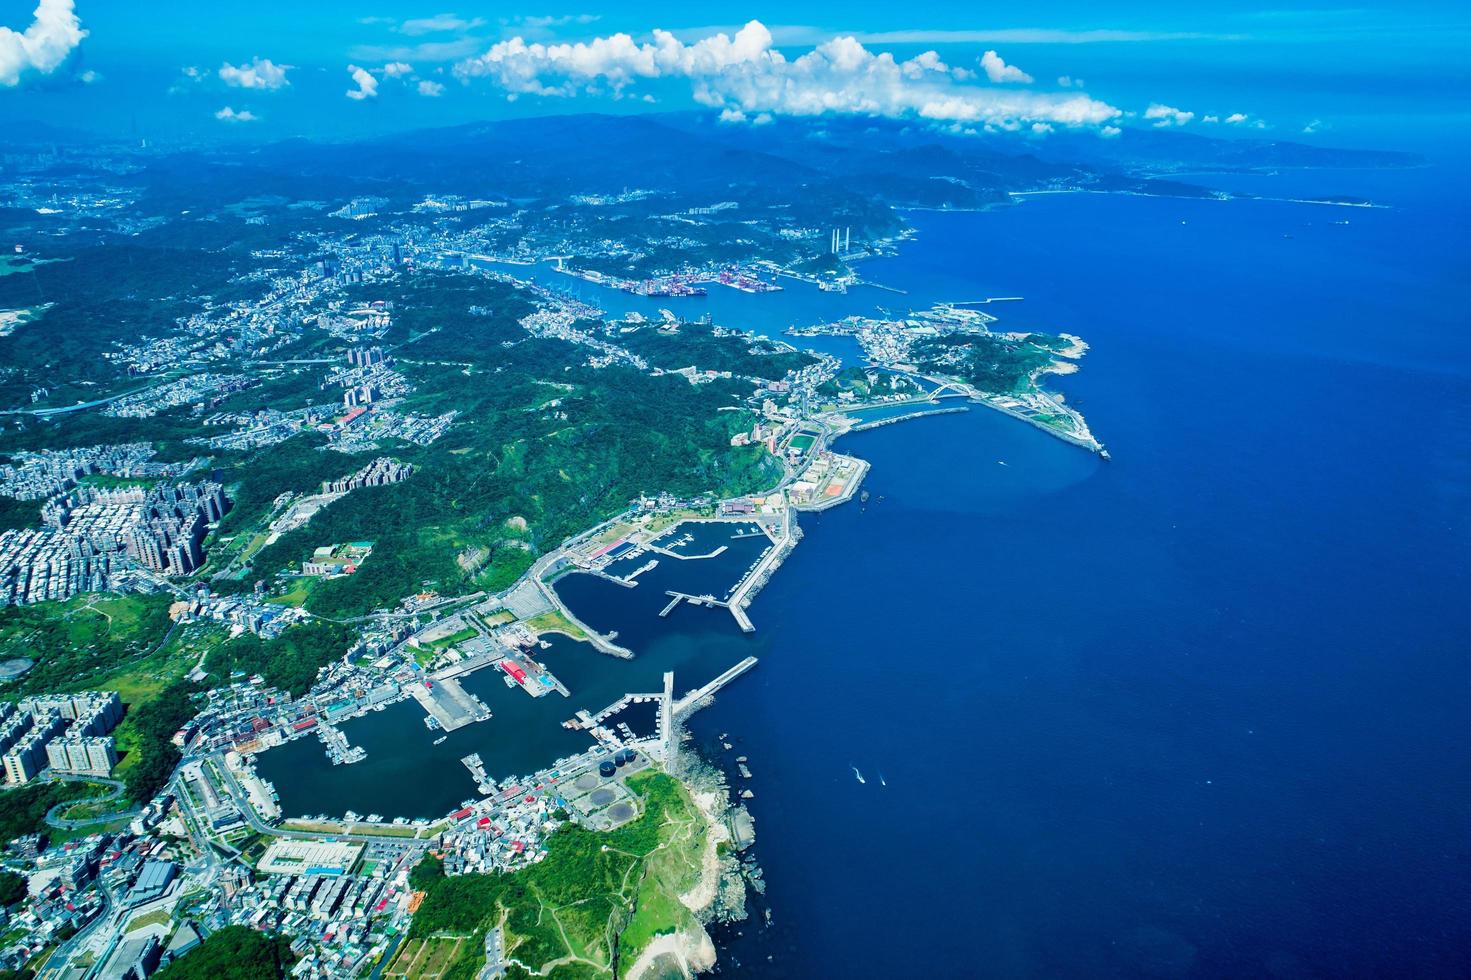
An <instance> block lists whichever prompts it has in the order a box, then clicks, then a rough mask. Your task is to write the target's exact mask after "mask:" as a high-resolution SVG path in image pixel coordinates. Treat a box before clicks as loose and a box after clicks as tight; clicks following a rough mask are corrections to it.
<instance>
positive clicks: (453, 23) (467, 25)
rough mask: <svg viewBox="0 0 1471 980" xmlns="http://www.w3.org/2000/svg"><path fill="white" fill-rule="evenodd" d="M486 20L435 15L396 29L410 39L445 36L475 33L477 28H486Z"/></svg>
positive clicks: (414, 20) (401, 25)
mask: <svg viewBox="0 0 1471 980" xmlns="http://www.w3.org/2000/svg"><path fill="white" fill-rule="evenodd" d="M484 26H485V20H484V18H481V17H470V18H466V17H458V16H456V15H454V14H435V15H434V16H433V17H418V18H415V19H413V20H406V21H404V22H403V23H402V24H399V25H398V27H396V28H395V30H397V31H398V32H399V33H400V34H407V35H408V36H409V37H418V36H419V35H421V34H445V33H448V32H450V31H459V32H463V31H473V30H474V29H475V28H477V27H484Z"/></svg>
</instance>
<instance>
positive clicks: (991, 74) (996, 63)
mask: <svg viewBox="0 0 1471 980" xmlns="http://www.w3.org/2000/svg"><path fill="white" fill-rule="evenodd" d="M931 53H933V52H931ZM981 68H982V69H983V70H984V71H985V73H986V77H987V78H989V79H990V80H991V81H993V82H996V83H997V84H998V85H999V84H1002V83H1004V82H1021V83H1022V84H1030V83H1031V81H1032V76H1031V75H1028V74H1027V73H1026V72H1024V71H1022V70H1021V69H1020V68H1018V67H1017V66H1016V65H1008V64H1007V63H1006V62H1004V61H1002V60H1001V56H1000V55H999V54H997V53H996V52H995V51H987V52H986V53H985V54H983V55H981Z"/></svg>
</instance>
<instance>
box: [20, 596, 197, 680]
mask: <svg viewBox="0 0 1471 980" xmlns="http://www.w3.org/2000/svg"><path fill="white" fill-rule="evenodd" d="M171 601H172V600H171V598H170V597H169V596H166V595H154V596H141V595H98V594H90V595H80V596H76V597H75V598H72V599H68V600H67V601H65V602H42V603H37V604H35V605H32V606H10V607H7V608H6V609H4V610H0V659H4V660H8V659H10V658H12V657H27V658H29V659H31V660H34V661H35V662H36V665H35V666H34V667H32V668H31V669H30V670H29V671H27V672H26V673H25V674H24V675H22V676H21V677H20V678H19V679H18V680H16V681H14V682H12V683H11V684H10V685H8V687H9V688H10V689H11V690H13V691H15V692H16V693H19V694H28V693H31V692H35V691H77V690H86V689H88V688H91V687H96V686H97V685H98V683H99V682H100V681H101V679H102V678H104V677H106V676H109V675H111V674H114V673H116V672H118V671H119V670H121V669H122V668H124V667H125V666H127V665H129V664H130V662H131V661H135V660H136V659H137V658H141V657H145V656H147V655H148V654H149V653H150V652H151V651H153V650H154V649H155V648H157V646H158V645H159V643H160V642H161V641H162V640H163V639H164V637H165V636H166V635H167V634H168V631H169V625H170V624H169V618H168V607H169V603H170V602H171Z"/></svg>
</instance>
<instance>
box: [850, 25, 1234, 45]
mask: <svg viewBox="0 0 1471 980" xmlns="http://www.w3.org/2000/svg"><path fill="white" fill-rule="evenodd" d="M1247 39H1248V37H1247V35H1244V34H1203V33H1198V32H1195V31H1120V30H1107V29H1104V30H1086V31H1068V30H1054V29H1051V28H1043V27H1016V28H1005V29H1002V30H993V31H984V30H983V31H945V30H934V31H930V30H917V31H915V30H909V31H877V32H871V33H867V34H860V35H859V36H858V40H860V41H862V42H863V43H865V44H1137V43H1144V42H1150V41H1244V40H1247Z"/></svg>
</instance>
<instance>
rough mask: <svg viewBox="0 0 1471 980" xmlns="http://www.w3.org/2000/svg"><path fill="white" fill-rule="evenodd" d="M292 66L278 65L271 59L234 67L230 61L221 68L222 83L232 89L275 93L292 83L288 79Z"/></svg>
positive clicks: (257, 60)
mask: <svg viewBox="0 0 1471 980" xmlns="http://www.w3.org/2000/svg"><path fill="white" fill-rule="evenodd" d="M290 67H291V66H290V65H278V64H276V63H275V62H273V61H272V60H271V59H269V58H252V59H251V60H250V61H249V62H247V63H245V64H243V65H239V66H236V65H232V64H230V63H229V62H228V61H227V62H225V63H224V64H223V65H221V66H220V72H219V75H220V81H222V82H224V83H225V84H226V85H228V86H230V87H231V88H248V89H259V90H260V91H263V92H274V91H276V90H277V89H280V88H285V87H286V86H288V85H290V84H291V82H290V80H289V79H287V77H286V70H287V69H288V68H290Z"/></svg>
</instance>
